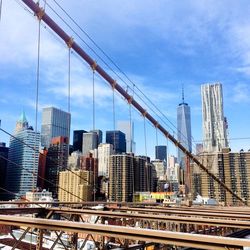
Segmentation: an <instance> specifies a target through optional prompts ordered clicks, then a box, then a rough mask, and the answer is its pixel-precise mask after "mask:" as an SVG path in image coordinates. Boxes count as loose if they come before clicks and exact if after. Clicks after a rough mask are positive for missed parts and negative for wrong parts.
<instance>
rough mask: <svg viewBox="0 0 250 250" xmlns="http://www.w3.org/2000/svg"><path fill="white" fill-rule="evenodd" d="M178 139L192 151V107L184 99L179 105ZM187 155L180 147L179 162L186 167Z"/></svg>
mask: <svg viewBox="0 0 250 250" xmlns="http://www.w3.org/2000/svg"><path fill="white" fill-rule="evenodd" d="M177 139H178V141H179V142H180V143H181V144H182V145H183V146H184V147H185V148H186V149H187V150H188V151H190V152H192V135H191V116H190V107H189V106H188V104H187V103H186V102H185V100H184V94H182V102H181V103H180V104H179V106H178V107H177ZM185 158H186V156H185V154H184V153H183V152H182V151H181V150H180V149H178V163H179V164H180V166H181V168H183V169H184V170H185V169H186V160H185Z"/></svg>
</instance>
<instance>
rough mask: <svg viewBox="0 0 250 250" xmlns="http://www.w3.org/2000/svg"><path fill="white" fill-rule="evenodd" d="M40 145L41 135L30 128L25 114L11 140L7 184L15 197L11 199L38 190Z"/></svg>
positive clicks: (11, 196)
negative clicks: (34, 189)
mask: <svg viewBox="0 0 250 250" xmlns="http://www.w3.org/2000/svg"><path fill="white" fill-rule="evenodd" d="M39 144H40V134H39V133H36V132H35V131H34V130H33V128H32V127H29V125H28V121H27V119H26V116H25V114H24V112H23V113H22V115H21V117H20V119H19V120H18V121H17V123H16V129H15V137H11V139H10V147H9V160H10V161H9V164H8V167H7V179H6V184H7V189H8V190H9V191H11V192H13V195H10V197H9V198H20V197H21V196H25V194H26V192H30V191H32V189H33V188H36V182H37V172H38V158H39V152H38V150H39ZM34 149H36V150H37V151H36V150H34ZM33 184H34V186H33Z"/></svg>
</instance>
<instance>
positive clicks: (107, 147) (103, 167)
mask: <svg viewBox="0 0 250 250" xmlns="http://www.w3.org/2000/svg"><path fill="white" fill-rule="evenodd" d="M113 153H114V150H113V145H112V144H108V143H101V144H100V145H99V146H98V176H104V177H109V157H110V155H112V154H113Z"/></svg>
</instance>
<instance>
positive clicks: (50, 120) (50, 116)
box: [41, 107, 70, 148]
mask: <svg viewBox="0 0 250 250" xmlns="http://www.w3.org/2000/svg"><path fill="white" fill-rule="evenodd" d="M57 136H65V137H68V138H70V114H69V113H67V112H65V111H62V110H60V109H57V108H54V107H48V108H44V109H43V112H42V130H41V144H42V146H43V147H47V148H48V147H49V145H50V141H51V139H52V138H54V137H57Z"/></svg>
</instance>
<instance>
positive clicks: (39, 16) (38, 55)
mask: <svg viewBox="0 0 250 250" xmlns="http://www.w3.org/2000/svg"><path fill="white" fill-rule="evenodd" d="M38 4H39V2H38ZM37 17H38V38H37V66H36V115H35V147H36V146H37V119H38V118H37V117H38V101H39V100H38V98H39V83H40V50H41V18H42V16H41V15H37ZM35 167H36V154H34V165H33V177H32V189H33V191H34V190H35Z"/></svg>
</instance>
